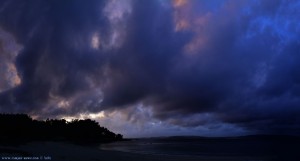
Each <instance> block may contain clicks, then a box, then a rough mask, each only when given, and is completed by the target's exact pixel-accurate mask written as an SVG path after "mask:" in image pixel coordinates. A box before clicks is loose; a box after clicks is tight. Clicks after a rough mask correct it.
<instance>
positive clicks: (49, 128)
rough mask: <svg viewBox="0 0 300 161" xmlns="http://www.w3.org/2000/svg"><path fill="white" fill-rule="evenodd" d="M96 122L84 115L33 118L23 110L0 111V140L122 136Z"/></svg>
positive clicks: (108, 139) (110, 138) (97, 139)
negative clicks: (19, 112) (4, 112)
mask: <svg viewBox="0 0 300 161" xmlns="http://www.w3.org/2000/svg"><path fill="white" fill-rule="evenodd" d="M122 139H123V136H122V135H121V134H115V133H113V132H111V131H109V130H108V129H107V128H105V127H101V126H100V125H99V124H98V122H96V121H94V120H91V119H85V120H78V119H74V120H72V121H66V120H65V119H47V120H34V119H32V118H31V117H30V116H29V115H26V114H0V141H2V142H3V141H13V142H16V141H44V140H47V141H48V140H58V141H72V142H94V143H95V142H111V141H117V140H122Z"/></svg>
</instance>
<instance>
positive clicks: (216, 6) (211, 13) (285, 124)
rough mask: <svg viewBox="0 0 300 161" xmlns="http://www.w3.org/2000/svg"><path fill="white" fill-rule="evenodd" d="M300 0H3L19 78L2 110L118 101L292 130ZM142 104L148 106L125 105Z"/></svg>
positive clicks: (163, 117) (179, 121) (168, 118)
mask: <svg viewBox="0 0 300 161" xmlns="http://www.w3.org/2000/svg"><path fill="white" fill-rule="evenodd" d="M299 7H300V3H299V1H296V0H291V1H288V2H286V1H283V0H277V1H268V0H266V1H246V0H245V1H239V2H236V1H232V0H227V1H226V0H224V1H223V0H220V1H215V2H204V1H159V0H157V1H148V0H143V1H140V0H139V1H131V0H126V1H98V0H95V1H93V0H91V1H88V2H83V1H80V0H67V1H63V2H62V1H56V0H52V1H37V0H31V1H27V2H23V1H21V0H12V1H1V3H0V27H1V28H2V29H3V30H5V31H6V32H8V33H10V34H12V35H13V36H14V38H15V39H16V41H17V43H18V44H21V45H22V46H23V48H22V50H21V51H19V52H18V56H17V57H16V58H15V61H14V62H13V63H14V65H15V66H16V71H17V73H18V75H19V77H20V79H21V83H20V84H19V85H17V86H13V87H10V89H8V90H5V91H2V92H1V93H0V107H1V111H2V112H26V113H30V114H32V115H35V116H39V117H41V118H43V117H50V116H51V117H60V116H66V115H68V116H77V115H79V114H80V113H97V112H100V111H103V110H104V111H107V112H108V113H109V112H112V113H113V112H114V111H123V113H126V114H127V117H126V118H125V120H126V119H127V121H129V122H133V123H135V122H142V123H144V124H146V123H145V121H143V120H151V119H154V120H156V121H158V120H160V121H163V122H164V123H167V124H171V125H174V126H179V127H186V128H199V127H202V126H204V127H208V128H211V129H218V128H219V129H222V128H224V127H231V128H232V126H236V128H244V129H247V130H250V131H252V132H259V133H286V134H292V133H294V134H300V130H299V129H300V127H299V125H300V124H299V123H300V120H299V119H298V117H297V115H299V114H300V109H299V107H298V106H299V105H300V97H299V95H300V76H299V72H300V71H299V70H298V69H300V68H299V63H297V62H298V61H299V58H300V57H299V54H298V53H300V42H299V40H298V37H299V36H300V24H299V22H298V20H299V18H300V17H299V15H300V13H299V11H298V8H299ZM0 38H1V37H0ZM0 40H1V41H2V42H5V41H8V39H7V38H6V39H5V38H3V39H0ZM1 44H3V43H1ZM0 47H1V45H0ZM2 53H4V52H2ZM2 53H1V54H2ZM2 55H4V54H2ZM6 55H7V54H6ZM3 57H4V56H3ZM0 58H2V57H0ZM6 62H7V61H6ZM0 63H1V64H3V63H4V61H1V60H0ZM0 74H1V73H0ZM2 75H3V74H2ZM2 75H1V76H2ZM1 81H2V82H3V80H1ZM6 81H7V80H6ZM0 83H1V82H0ZM0 87H1V86H0ZM141 103H142V104H143V105H144V106H145V107H144V108H145V109H148V110H146V111H147V113H149V110H151V112H150V114H141V111H138V112H137V111H136V110H132V109H133V108H132V106H137V104H141ZM137 120H140V121H137ZM229 125H230V126H229Z"/></svg>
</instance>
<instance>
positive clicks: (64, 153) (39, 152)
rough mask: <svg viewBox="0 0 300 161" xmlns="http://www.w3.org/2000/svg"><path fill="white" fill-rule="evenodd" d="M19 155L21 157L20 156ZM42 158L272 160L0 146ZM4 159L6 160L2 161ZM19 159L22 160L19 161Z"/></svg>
mask: <svg viewBox="0 0 300 161" xmlns="http://www.w3.org/2000/svg"><path fill="white" fill-rule="evenodd" d="M5 149H6V150H8V151H6V152H7V153H5V151H3V150H5ZM22 155H23V156H22ZM8 156H10V157H39V158H40V157H42V159H36V158H35V159H33V158H32V159H23V160H28V161H31V160H36V161H37V160H39V161H41V160H51V161H68V160H71V161H89V160H92V161H115V160H116V161H273V160H274V158H270V157H258V156H190V155H169V154H140V153H134V152H121V151H112V150H103V149H100V148H97V147H92V146H80V145H75V144H70V143H65V142H31V143H27V144H24V145H19V146H5V147H4V146H2V145H0V160H5V159H1V157H8ZM6 160H7V159H6ZM19 160H22V159H19Z"/></svg>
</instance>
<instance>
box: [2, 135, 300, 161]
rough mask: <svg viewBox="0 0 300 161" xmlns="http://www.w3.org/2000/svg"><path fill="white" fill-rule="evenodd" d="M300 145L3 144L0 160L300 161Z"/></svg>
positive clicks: (162, 141) (212, 141)
mask: <svg viewBox="0 0 300 161" xmlns="http://www.w3.org/2000/svg"><path fill="white" fill-rule="evenodd" d="M299 143H300V139H299V137H291V136H250V137H234V138H198V137H191V138H190V137H168V138H154V139H136V140H129V141H120V142H113V143H106V144H103V143H101V144H98V145H93V146H92V145H78V144H73V143H66V142H61V141H55V142H53V141H50V142H49V141H43V142H28V143H25V144H19V145H0V160H9V159H10V160H16V159H14V158H13V157H19V158H22V159H19V160H54V161H90V160H91V161H299V160H300V152H299V149H300V144H299ZM3 157H4V158H3ZM5 157H6V158H5ZM7 158H9V159H7Z"/></svg>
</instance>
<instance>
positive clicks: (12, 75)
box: [6, 63, 21, 87]
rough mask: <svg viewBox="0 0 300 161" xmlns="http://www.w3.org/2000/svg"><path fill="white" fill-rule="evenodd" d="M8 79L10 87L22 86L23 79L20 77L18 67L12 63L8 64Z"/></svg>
mask: <svg viewBox="0 0 300 161" xmlns="http://www.w3.org/2000/svg"><path fill="white" fill-rule="evenodd" d="M6 79H7V80H8V81H9V84H10V86H12V87H15V86H18V85H20V84H21V79H20V77H19V76H18V72H17V69H16V66H15V65H14V64H12V63H10V64H8V69H7V73H6Z"/></svg>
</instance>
